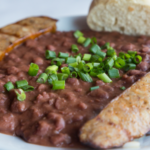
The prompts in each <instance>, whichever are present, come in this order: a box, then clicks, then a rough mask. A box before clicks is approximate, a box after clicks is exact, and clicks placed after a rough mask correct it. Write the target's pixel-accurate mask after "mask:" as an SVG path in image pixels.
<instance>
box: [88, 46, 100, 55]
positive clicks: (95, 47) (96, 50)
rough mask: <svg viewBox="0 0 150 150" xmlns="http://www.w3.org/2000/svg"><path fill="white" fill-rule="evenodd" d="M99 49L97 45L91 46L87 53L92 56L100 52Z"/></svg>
mask: <svg viewBox="0 0 150 150" xmlns="http://www.w3.org/2000/svg"><path fill="white" fill-rule="evenodd" d="M100 50H101V49H100V47H99V46H98V45H97V44H93V45H92V46H91V47H90V49H89V51H90V52H91V53H93V54H96V53H97V52H98V51H100Z"/></svg>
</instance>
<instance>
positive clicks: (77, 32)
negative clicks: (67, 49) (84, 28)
mask: <svg viewBox="0 0 150 150" xmlns="http://www.w3.org/2000/svg"><path fill="white" fill-rule="evenodd" d="M80 36H83V33H82V32H81V31H79V30H77V31H75V32H74V37H75V38H79V37H80Z"/></svg>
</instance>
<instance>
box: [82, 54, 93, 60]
mask: <svg viewBox="0 0 150 150" xmlns="http://www.w3.org/2000/svg"><path fill="white" fill-rule="evenodd" d="M91 56H92V55H91V54H84V55H83V60H85V61H90V59H91Z"/></svg>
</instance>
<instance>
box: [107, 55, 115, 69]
mask: <svg viewBox="0 0 150 150" xmlns="http://www.w3.org/2000/svg"><path fill="white" fill-rule="evenodd" d="M113 66H114V59H113V58H111V57H108V58H107V59H106V60H105V69H106V70H107V69H111V68H112V67H113Z"/></svg>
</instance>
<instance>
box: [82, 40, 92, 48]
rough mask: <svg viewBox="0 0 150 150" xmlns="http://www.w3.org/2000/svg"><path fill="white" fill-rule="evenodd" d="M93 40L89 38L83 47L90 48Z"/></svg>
mask: <svg viewBox="0 0 150 150" xmlns="http://www.w3.org/2000/svg"><path fill="white" fill-rule="evenodd" d="M91 41H92V40H91V39H90V38H87V39H86V40H85V42H84V43H83V46H84V47H88V46H89V45H90V43H91Z"/></svg>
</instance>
